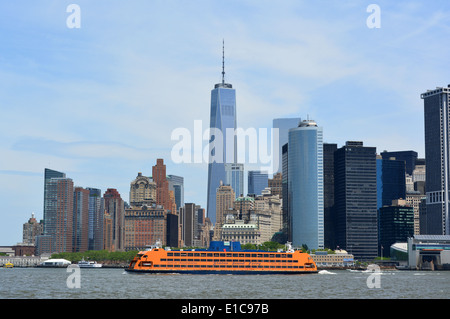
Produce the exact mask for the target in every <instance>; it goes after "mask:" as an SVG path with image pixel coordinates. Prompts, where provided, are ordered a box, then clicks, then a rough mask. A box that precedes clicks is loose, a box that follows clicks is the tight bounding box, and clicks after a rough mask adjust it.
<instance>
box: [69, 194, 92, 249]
mask: <svg viewBox="0 0 450 319" xmlns="http://www.w3.org/2000/svg"><path fill="white" fill-rule="evenodd" d="M88 245H89V190H87V189H84V188H82V187H75V190H74V192H73V237H72V250H73V251H74V252H84V251H86V250H88V247H89V246H88Z"/></svg>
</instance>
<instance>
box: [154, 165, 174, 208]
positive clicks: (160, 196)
mask: <svg viewBox="0 0 450 319" xmlns="http://www.w3.org/2000/svg"><path fill="white" fill-rule="evenodd" d="M152 173H153V181H155V183H156V204H158V205H162V206H163V207H164V209H167V210H169V211H171V212H172V213H174V214H176V211H177V207H176V206H177V205H176V204H175V195H174V194H173V192H172V191H170V190H169V181H168V180H167V175H166V165H165V164H164V160H163V159H161V158H158V159H157V160H156V165H155V166H153V167H152Z"/></svg>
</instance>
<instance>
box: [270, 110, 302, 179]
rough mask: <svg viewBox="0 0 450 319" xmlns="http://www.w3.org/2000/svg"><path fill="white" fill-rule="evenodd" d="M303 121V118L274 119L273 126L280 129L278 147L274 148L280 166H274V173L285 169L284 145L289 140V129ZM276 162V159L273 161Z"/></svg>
mask: <svg viewBox="0 0 450 319" xmlns="http://www.w3.org/2000/svg"><path fill="white" fill-rule="evenodd" d="M300 122H301V118H297V117H293V118H277V119H274V120H273V121H272V128H273V129H278V149H277V150H273V152H272V154H273V156H276V155H275V154H277V155H278V163H277V164H278V167H273V170H272V171H273V172H274V173H281V172H282V170H283V165H282V164H283V145H284V144H286V143H287V142H288V140H289V130H290V129H291V128H295V127H297V126H298V124H299V123H300ZM273 163H274V164H276V163H275V160H274V161H273Z"/></svg>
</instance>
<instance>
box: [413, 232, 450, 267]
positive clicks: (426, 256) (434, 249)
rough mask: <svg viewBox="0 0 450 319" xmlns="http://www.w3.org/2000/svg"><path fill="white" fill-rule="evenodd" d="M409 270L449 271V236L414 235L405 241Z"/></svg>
mask: <svg viewBox="0 0 450 319" xmlns="http://www.w3.org/2000/svg"><path fill="white" fill-rule="evenodd" d="M406 247H407V250H408V264H407V268H408V269H411V270H450V249H449V248H450V235H414V236H411V237H408V239H407V245H406Z"/></svg>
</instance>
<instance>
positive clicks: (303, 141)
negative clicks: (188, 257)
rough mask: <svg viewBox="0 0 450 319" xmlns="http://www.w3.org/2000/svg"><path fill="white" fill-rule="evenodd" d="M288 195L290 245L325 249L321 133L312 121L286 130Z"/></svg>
mask: <svg viewBox="0 0 450 319" xmlns="http://www.w3.org/2000/svg"><path fill="white" fill-rule="evenodd" d="M288 149H289V151H288V156H289V160H288V162H289V167H288V193H289V209H290V213H289V215H290V217H291V232H292V243H293V245H294V246H297V247H300V246H302V245H307V246H308V248H310V249H321V248H324V223H323V207H324V206H323V131H322V128H321V127H318V126H317V123H316V122H314V121H311V120H305V121H302V122H301V123H300V124H299V126H298V127H296V128H293V129H290V130H289V142H288Z"/></svg>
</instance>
